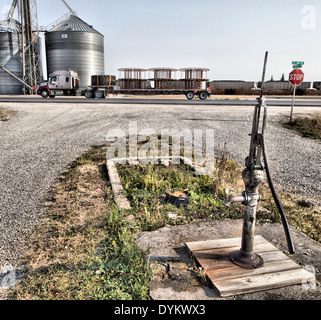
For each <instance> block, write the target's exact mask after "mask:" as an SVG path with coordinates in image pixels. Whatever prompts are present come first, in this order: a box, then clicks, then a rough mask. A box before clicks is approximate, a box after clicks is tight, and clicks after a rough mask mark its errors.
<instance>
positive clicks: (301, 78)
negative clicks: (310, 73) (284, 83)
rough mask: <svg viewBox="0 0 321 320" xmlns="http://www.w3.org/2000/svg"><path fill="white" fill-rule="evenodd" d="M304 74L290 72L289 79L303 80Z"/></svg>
mask: <svg viewBox="0 0 321 320" xmlns="http://www.w3.org/2000/svg"><path fill="white" fill-rule="evenodd" d="M303 80H304V74H290V81H303Z"/></svg>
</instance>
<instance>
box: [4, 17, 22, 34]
mask: <svg viewBox="0 0 321 320" xmlns="http://www.w3.org/2000/svg"><path fill="white" fill-rule="evenodd" d="M0 32H12V33H20V32H21V24H20V23H19V22H18V21H17V20H15V19H12V18H7V19H4V20H2V21H0Z"/></svg>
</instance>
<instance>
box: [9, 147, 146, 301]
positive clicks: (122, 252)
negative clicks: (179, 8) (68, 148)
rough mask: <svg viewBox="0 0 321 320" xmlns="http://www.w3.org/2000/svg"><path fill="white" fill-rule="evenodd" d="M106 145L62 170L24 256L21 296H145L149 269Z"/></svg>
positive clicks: (13, 294) (16, 292) (18, 289)
mask: <svg viewBox="0 0 321 320" xmlns="http://www.w3.org/2000/svg"><path fill="white" fill-rule="evenodd" d="M103 154H104V150H103V149H102V148H98V147H94V148H92V150H90V151H89V152H88V153H86V154H85V155H83V156H82V157H81V158H79V159H78V160H77V161H76V162H74V163H73V164H72V166H71V168H70V169H69V170H68V171H66V172H65V173H63V175H62V176H61V178H60V179H59V181H58V182H57V184H56V185H55V187H54V188H53V191H52V198H51V199H50V200H49V201H48V202H47V204H46V205H47V206H48V207H49V209H48V214H47V216H46V217H45V219H44V221H43V223H42V224H41V225H40V226H39V227H38V228H37V230H35V232H34V234H33V236H32V238H31V239H30V241H31V247H30V250H29V251H28V252H27V254H26V255H25V257H24V259H23V261H22V262H23V263H24V264H25V265H26V268H27V270H26V274H25V276H24V278H23V279H22V281H21V282H20V283H19V284H18V285H17V287H16V289H15V290H14V291H13V292H11V293H10V296H11V298H12V299H17V300H132V299H133V300H146V299H149V294H148V290H149V288H148V283H149V278H150V270H149V267H148V264H147V261H146V259H145V252H143V251H141V250H140V249H139V248H138V246H137V243H136V241H135V237H134V235H133V233H132V232H131V231H130V230H129V228H128V223H127V222H126V220H125V218H124V213H123V212H121V211H120V210H119V209H118V208H117V207H116V206H115V204H114V203H113V197H112V192H111V188H110V186H109V184H108V181H107V180H106V178H105V177H106V176H107V172H106V168H105V166H104V165H103V164H104V163H103V160H102V159H103Z"/></svg>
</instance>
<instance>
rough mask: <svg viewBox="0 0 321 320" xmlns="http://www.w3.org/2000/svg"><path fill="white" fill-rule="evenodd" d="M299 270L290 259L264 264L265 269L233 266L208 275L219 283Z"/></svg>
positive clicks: (210, 272) (209, 272) (214, 270)
mask: <svg viewBox="0 0 321 320" xmlns="http://www.w3.org/2000/svg"><path fill="white" fill-rule="evenodd" d="M297 269H301V268H300V266H299V265H297V264H296V263H295V262H294V261H292V260H290V259H288V260H282V261H280V260H279V261H272V262H264V267H262V268H259V269H253V270H248V269H242V268H240V267H238V266H235V265H233V264H232V266H231V267H230V268H222V269H212V270H208V271H207V275H208V277H209V278H210V279H211V280H212V281H215V282H217V281H224V280H229V279H235V278H239V277H247V276H249V277H250V276H256V275H265V274H269V273H274V272H283V271H289V270H297Z"/></svg>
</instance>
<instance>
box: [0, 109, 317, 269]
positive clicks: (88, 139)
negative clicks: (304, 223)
mask: <svg viewBox="0 0 321 320" xmlns="http://www.w3.org/2000/svg"><path fill="white" fill-rule="evenodd" d="M3 107H5V108H8V109H11V110H16V111H18V113H17V115H15V117H14V118H12V119H10V120H9V121H7V122H0V136H1V140H0V194H1V198H0V199H1V200H0V201H1V203H0V234H1V242H0V267H2V266H5V265H10V266H13V267H18V266H19V258H20V257H21V255H22V254H23V253H24V252H25V250H26V249H27V247H28V237H29V236H30V234H31V233H32V230H33V228H34V227H35V226H36V225H37V224H38V223H39V222H40V220H41V217H42V215H43V213H44V211H45V210H46V208H45V206H44V203H45V202H46V200H47V199H48V196H49V194H50V188H51V187H52V185H53V184H54V183H55V181H56V178H57V177H58V176H59V173H60V172H61V171H63V170H64V169H65V168H66V166H67V165H68V164H69V163H70V162H71V161H73V160H75V158H76V157H78V156H80V155H81V154H82V153H84V152H85V151H86V150H88V149H89V148H90V147H91V146H92V145H98V144H103V143H105V137H106V134H107V132H108V131H109V130H111V129H113V128H120V129H122V130H124V131H125V132H127V131H128V123H129V121H137V125H138V131H140V130H142V129H145V128H152V129H154V130H155V131H160V130H161V129H164V128H166V129H183V128H189V129H202V128H212V129H214V132H215V145H216V151H218V152H219V151H220V150H222V149H223V147H224V143H225V142H226V144H227V150H228V153H229V155H230V156H231V157H232V158H233V159H234V160H236V161H238V162H240V163H242V164H243V163H244V159H245V157H246V156H247V154H248V150H249V144H250V138H249V133H250V131H251V126H252V117H253V107H233V106H221V107H220V106H201V105H197V106H191V105H188V106H186V105H182V106H179V105H175V106H169V105H167V106H165V105H164V106H161V105H157V106H156V105H103V104H93V105H88V104H79V105H65V104H54V103H48V104H6V105H3ZM302 110H303V109H302ZM305 110H309V109H305ZM269 111H271V117H269V123H268V133H267V137H266V142H267V147H268V153H269V157H270V167H271V172H272V175H273V177H274V178H275V181H276V182H277V184H278V185H280V186H282V187H283V188H285V189H286V190H288V191H291V192H297V193H298V194H300V195H303V196H306V197H312V198H314V201H315V202H317V203H319V204H320V203H321V184H320V177H321V157H320V154H321V152H320V151H321V145H320V142H317V141H313V140H308V139H303V138H301V137H300V136H299V135H298V134H296V133H294V132H291V131H287V130H285V129H283V128H281V126H280V125H279V124H278V123H277V121H276V119H277V118H278V117H279V116H280V115H282V114H284V112H286V114H287V113H288V112H289V109H288V108H271V109H270V110H269Z"/></svg>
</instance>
